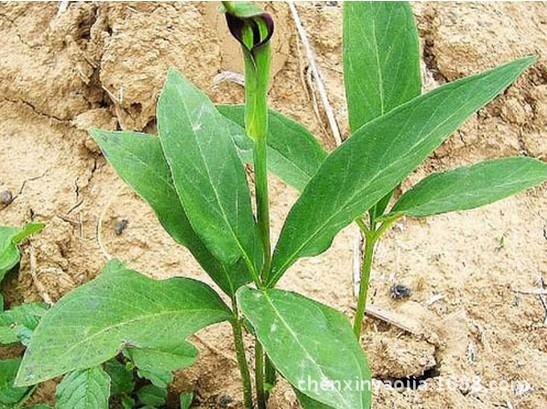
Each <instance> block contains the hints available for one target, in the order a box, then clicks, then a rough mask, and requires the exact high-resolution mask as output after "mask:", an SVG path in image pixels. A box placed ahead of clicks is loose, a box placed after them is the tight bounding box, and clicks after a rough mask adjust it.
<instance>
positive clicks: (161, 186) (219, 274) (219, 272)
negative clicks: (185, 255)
mask: <svg viewBox="0 0 547 409" xmlns="http://www.w3.org/2000/svg"><path fill="white" fill-rule="evenodd" d="M90 134H91V136H92V137H93V138H94V139H95V141H96V142H97V144H98V145H99V146H100V148H101V150H102V152H103V154H104V156H105V157H106V158H107V159H108V161H109V162H110V164H111V165H112V166H113V167H114V169H116V172H117V173H118V175H119V176H120V177H121V178H122V179H123V180H124V181H125V182H126V183H127V184H128V185H129V186H130V187H131V188H132V189H133V190H134V191H135V192H136V193H137V194H138V195H139V196H141V197H142V198H143V199H144V200H145V201H146V202H148V204H149V205H150V207H152V209H153V210H154V212H155V213H156V216H157V218H158V220H159V221H160V223H161V225H162V226H163V227H164V229H165V230H166V231H167V232H168V233H169V234H170V235H171V237H173V239H174V240H175V241H176V242H177V243H179V244H181V245H183V246H186V247H187V248H188V250H190V252H191V253H192V255H193V256H194V257H195V258H196V260H197V261H198V262H199V263H200V265H201V266H202V267H203V269H204V270H205V271H206V272H207V273H208V274H209V275H210V276H211V278H212V279H213V280H214V281H215V283H217V284H218V286H219V287H220V288H222V290H223V291H225V292H226V293H227V294H228V295H233V294H235V291H236V290H237V289H238V288H239V287H241V286H242V285H244V284H245V283H247V282H249V280H250V279H249V276H248V274H246V270H245V268H244V267H243V268H241V266H237V265H236V266H230V267H227V266H224V265H223V264H222V263H221V262H220V261H219V260H218V259H216V258H215V257H214V256H213V255H212V254H211V252H210V251H209V250H207V248H206V246H205V244H204V243H203V241H202V240H201V239H200V238H199V236H198V235H197V234H196V233H195V231H194V229H193V228H192V226H191V225H190V222H189V220H188V217H187V216H186V212H185V211H184V208H183V207H182V204H181V202H180V199H179V196H178V194H177V191H176V189H175V186H174V185H173V181H172V179H171V173H170V170H169V166H168V164H167V162H166V160H165V158H164V156H163V151H162V148H161V144H160V140H159V138H157V137H155V136H152V135H147V134H143V133H138V132H128V131H123V132H107V131H102V130H98V129H94V130H92V131H91V132H90ZM238 267H239V268H238Z"/></svg>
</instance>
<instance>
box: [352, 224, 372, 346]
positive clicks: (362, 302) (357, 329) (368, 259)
mask: <svg viewBox="0 0 547 409" xmlns="http://www.w3.org/2000/svg"><path fill="white" fill-rule="evenodd" d="M375 243H376V237H375V235H374V234H365V254H364V257H363V264H362V265H361V281H360V283H359V300H358V302H357V311H356V312H355V320H354V322H353V332H354V333H355V336H356V337H357V338H360V337H361V330H362V328H363V320H364V319H365V309H366V306H367V293H368V284H369V280H370V271H371V270H372V260H373V255H374V244H375Z"/></svg>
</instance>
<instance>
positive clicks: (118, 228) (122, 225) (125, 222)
mask: <svg viewBox="0 0 547 409" xmlns="http://www.w3.org/2000/svg"><path fill="white" fill-rule="evenodd" d="M128 224H129V220H127V219H122V220H120V221H119V222H118V223H116V227H114V231H115V232H116V234H117V235H118V236H119V235H120V234H122V233H123V231H124V230H125V229H126V228H127V225H128Z"/></svg>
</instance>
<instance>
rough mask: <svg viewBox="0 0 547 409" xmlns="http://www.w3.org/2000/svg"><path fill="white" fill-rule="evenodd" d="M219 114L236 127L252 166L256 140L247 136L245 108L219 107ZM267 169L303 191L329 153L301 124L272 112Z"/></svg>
mask: <svg viewBox="0 0 547 409" xmlns="http://www.w3.org/2000/svg"><path fill="white" fill-rule="evenodd" d="M217 109H218V110H219V112H220V113H221V114H222V115H223V116H224V117H226V118H227V119H229V120H230V121H233V123H235V124H237V125H235V124H234V125H231V126H230V134H231V136H232V139H233V140H234V143H235V145H236V147H237V149H238V152H239V155H240V157H241V159H242V160H243V161H244V162H245V163H250V164H252V163H253V146H254V141H253V140H252V139H251V138H249V137H248V136H247V135H246V134H245V106H244V105H217ZM269 120H270V123H269V126H268V138H267V140H266V142H267V144H268V147H267V149H268V150H267V153H268V170H269V171H270V172H272V173H273V174H275V175H276V176H278V177H279V178H280V179H281V180H283V181H284V182H285V183H287V184H288V185H291V186H293V187H294V188H296V189H298V190H303V189H304V187H305V186H306V184H307V183H308V182H309V180H310V179H311V177H312V176H313V175H314V174H315V172H316V171H317V169H319V166H321V163H322V162H323V160H325V158H326V157H327V152H326V151H325V150H324V149H323V148H322V147H321V145H320V144H319V142H318V141H317V139H315V137H314V136H313V135H312V134H311V133H310V132H309V131H308V130H307V129H306V128H305V127H304V126H302V125H301V124H299V123H298V122H295V121H293V120H291V119H289V118H287V117H285V116H283V115H282V114H280V113H279V112H276V111H274V110H269Z"/></svg>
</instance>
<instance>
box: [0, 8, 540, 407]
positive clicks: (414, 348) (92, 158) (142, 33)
mask: <svg viewBox="0 0 547 409" xmlns="http://www.w3.org/2000/svg"><path fill="white" fill-rule="evenodd" d="M336 3H337V2H327V3H320V2H307V3H301V4H299V5H298V8H299V11H300V13H301V17H302V20H303V23H304V25H305V26H306V29H307V30H308V32H309V33H310V36H311V40H312V44H313V46H314V47H315V50H316V53H317V55H318V63H319V66H320V69H321V71H322V74H323V76H324V78H325V81H326V86H327V89H328V92H329V96H330V99H331V102H332V104H333V107H334V110H335V113H336V116H337V119H338V122H339V124H340V126H341V128H342V131H343V132H344V133H346V132H347V125H346V123H347V117H346V110H345V108H344V92H343V82H342V64H341V12H340V6H339V5H338V4H336ZM269 7H270V8H271V9H272V11H273V12H274V14H275V16H276V19H277V27H278V30H277V34H276V36H277V40H276V43H275V49H276V56H275V67H276V72H277V73H276V75H275V83H274V85H273V86H272V89H271V93H270V101H271V103H272V105H273V106H274V107H275V108H277V109H279V110H280V111H282V112H283V113H285V114H287V115H289V116H291V117H292V118H295V119H297V120H299V121H302V122H303V123H305V124H306V125H307V126H308V127H309V128H310V129H311V130H312V131H313V132H314V133H315V134H316V135H317V137H318V138H319V139H320V140H321V142H322V143H323V144H324V146H325V147H327V148H329V149H331V148H333V146H334V142H333V139H332V137H331V136H330V133H329V132H328V131H327V129H328V126H327V123H326V121H325V118H324V117H323V116H320V117H318V116H317V115H316V114H315V113H314V109H313V96H314V88H313V87H310V85H309V82H308V81H307V74H306V73H307V71H308V63H307V61H306V59H305V57H304V55H305V54H304V52H303V51H302V49H301V45H300V44H299V42H298V37H297V35H296V31H295V28H294V24H293V23H292V20H291V16H290V13H289V11H288V8H287V6H286V5H285V4H279V3H278V4H275V5H273V6H269ZM414 9H415V12H416V15H417V17H418V21H419V28H420V35H421V39H422V44H423V47H424V48H423V56H424V65H423V67H424V77H425V78H426V84H427V88H428V89H430V88H432V87H435V86H436V85H437V84H438V83H442V82H445V81H447V80H454V79H456V78H460V77H461V76H464V75H468V74H472V73H476V72H479V71H481V70H484V69H486V68H489V67H492V66H494V65H496V64H498V63H502V62H506V61H508V60H510V59H513V58H516V57H521V56H524V55H527V54H539V55H540V61H539V62H538V63H537V64H536V65H535V66H534V67H533V68H532V69H530V70H529V71H528V72H527V73H526V74H525V75H523V77H522V78H521V79H519V80H518V82H517V84H516V85H515V86H513V87H511V88H510V89H509V90H508V91H507V92H506V93H505V94H504V95H503V96H502V97H501V98H498V99H497V100H496V101H495V102H493V103H492V104H490V105H489V106H488V107H486V108H485V109H483V110H481V111H480V112H479V113H478V114H477V115H474V116H473V118H471V119H470V120H469V121H468V122H467V123H466V124H465V125H464V126H463V127H462V128H461V129H460V130H459V131H458V132H457V133H456V134H455V135H453V136H452V137H451V138H450V139H449V141H448V142H447V143H446V144H445V145H444V146H443V147H442V148H441V149H439V150H438V151H437V152H436V153H435V154H434V155H433V156H432V157H431V158H430V159H429V160H428V161H427V163H426V164H425V165H424V166H422V167H421V168H420V169H419V170H418V171H417V172H415V174H413V175H412V176H411V178H410V181H408V182H407V183H405V184H404V186H403V189H406V188H408V186H410V185H411V183H410V182H412V183H413V182H416V181H417V180H419V179H420V178H422V177H423V176H424V175H425V174H427V173H428V172H431V171H433V170H439V169H446V168H451V167H454V166H456V165H461V164H464V163H473V162H476V161H479V160H481V159H487V158H493V157H499V156H507V155H514V154H518V153H519V152H523V151H524V152H525V153H527V154H528V155H530V156H535V157H538V158H543V159H546V158H547V138H546V136H547V135H546V131H545V129H546V122H547V111H546V110H547V104H546V103H545V102H546V99H547V58H546V55H545V50H547V36H546V35H545V32H546V29H547V26H546V22H547V9H546V8H545V4H544V3H496V4H473V3H461V4H458V3H430V4H427V3H416V4H414ZM215 13H216V4H202V3H131V4H129V3H126V4H124V3H79V4H74V3H71V4H70V5H69V7H68V10H67V11H66V12H64V13H58V5H57V4H56V3H49V4H43V3H42V4H39V3H25V4H23V3H19V4H17V3H12V4H5V3H4V4H2V5H0V38H2V47H1V48H0V190H5V189H8V190H10V191H11V192H12V193H13V194H14V195H15V196H16V198H15V200H14V201H13V202H12V203H11V204H9V205H7V206H4V207H0V223H1V224H2V225H20V224H22V223H24V222H26V221H28V220H30V219H31V218H35V219H37V220H41V221H43V222H45V223H46V224H47V229H46V230H45V231H44V232H43V233H42V234H40V235H38V236H36V237H35V238H33V240H32V246H33V247H34V249H35V253H36V256H37V265H36V271H34V273H35V274H36V280H33V279H32V278H31V276H32V275H31V273H33V272H32V271H31V268H30V265H29V263H28V261H27V260H28V257H25V258H24V261H23V263H22V266H21V270H20V273H19V276H17V277H12V278H11V279H10V280H8V282H7V283H6V285H5V286H4V287H5V290H6V291H7V293H8V295H9V299H10V300H11V301H12V302H18V301H21V300H22V299H24V300H37V299H40V297H46V298H47V297H51V298H52V299H54V300H56V299H58V298H59V297H60V296H61V295H62V294H64V293H66V292H67V291H69V290H71V289H72V288H74V287H76V286H78V285H80V284H82V283H84V282H86V281H87V280H89V279H90V278H92V277H94V276H95V275H96V274H97V273H98V271H99V269H100V268H101V265H102V264H103V263H104V261H105V258H104V254H103V253H104V251H101V248H100V246H99V242H98V235H97V224H98V220H99V219H100V218H101V215H102V220H103V226H102V230H101V231H102V242H103V244H104V250H105V251H106V252H107V253H109V254H110V255H112V256H115V257H119V258H121V259H123V260H125V261H126V262H127V263H129V265H131V266H132V267H134V268H136V269H138V270H140V271H142V272H144V273H146V274H150V275H152V276H154V277H167V276H170V275H185V276H193V277H199V278H201V279H203V280H205V281H209V280H208V279H207V277H206V276H205V275H204V273H202V272H201V271H200V270H199V268H198V266H197V265H196V263H195V262H193V261H192V260H191V258H190V257H189V256H188V254H187V252H186V251H185V250H184V249H182V248H180V247H177V246H176V245H174V244H173V242H172V241H171V239H170V238H169V236H168V235H167V234H166V233H165V232H163V230H162V229H161V227H160V226H159V224H158V223H157V221H156V220H155V218H154V216H153V214H152V212H151V211H150V209H149V208H148V207H147V206H146V205H145V204H144V203H142V202H141V201H140V200H139V199H138V198H137V197H136V195H134V194H133V193H132V192H131V191H130V190H129V189H128V188H126V187H125V186H124V184H123V183H122V182H121V180H120V179H119V178H118V177H117V176H116V175H115V173H114V172H113V170H112V168H111V167H110V166H108V165H107V164H106V162H105V160H104V158H103V157H102V156H101V155H100V154H99V151H98V148H97V146H96V145H95V144H94V143H93V142H92V141H91V139H90V138H89V137H88V136H87V134H86V132H85V130H86V129H88V128H90V127H103V128H116V127H118V126H119V127H121V128H124V129H139V130H140V129H145V130H147V131H154V128H155V124H154V115H155V103H156V99H157V96H158V92H159V90H160V87H161V85H162V82H163V80H164V75H165V73H166V71H167V68H168V67H170V66H175V67H177V68H178V69H180V70H181V71H182V72H183V73H184V74H185V75H186V76H187V77H189V78H190V79H191V80H192V81H194V82H195V83H196V84H197V85H198V86H199V87H201V88H202V89H204V90H205V91H206V92H207V93H208V94H209V95H210V97H211V98H212V99H213V100H214V101H216V102H241V101H242V97H243V93H242V89H241V87H240V86H239V85H237V84H235V83H233V82H229V81H227V82H221V83H219V84H216V85H215V84H214V83H213V79H214V77H215V76H216V75H217V74H218V73H219V71H221V70H232V71H238V70H240V66H239V64H237V63H235V62H234V61H237V58H238V56H237V48H234V47H233V45H229V46H228V44H229V43H230V41H231V40H229V39H228V37H227V32H226V30H225V28H224V25H223V24H222V21H220V22H219V18H218V16H217V15H216V14H215ZM271 189H272V192H273V197H272V202H273V215H274V221H273V223H274V231H275V232H278V231H279V229H280V227H281V224H282V221H283V219H284V216H285V215H286V213H287V211H288V209H289V207H290V205H291V204H292V203H293V202H294V201H295V199H296V197H297V196H296V193H295V191H293V190H292V189H290V188H288V187H287V186H285V185H284V184H282V183H281V182H278V181H274V182H272V186H271ZM546 198H547V189H545V187H543V188H537V189H535V190H532V191H529V192H527V193H523V194H519V195H517V196H515V197H513V198H510V199H507V200H504V201H502V202H499V203H496V204H494V205H491V206H488V207H486V208H483V209H479V210H474V211H470V212H466V213H461V214H460V213H457V214H448V215H443V216H438V217H434V218H431V219H428V220H411V219H406V220H403V221H401V222H400V223H398V224H397V225H396V226H395V228H394V229H393V231H391V232H390V233H389V234H388V235H387V237H386V239H385V240H384V241H383V242H382V243H381V244H380V246H379V247H378V250H377V262H376V265H375V267H374V271H373V280H372V288H371V291H370V298H369V302H370V303H372V304H374V305H376V306H380V307H382V308H383V309H385V310H388V311H391V312H392V313H394V314H397V317H398V319H400V320H401V322H403V323H406V324H409V323H413V324H416V325H417V327H418V330H417V331H416V333H415V334H410V333H407V332H404V331H402V330H400V329H398V328H396V327H394V326H391V325H388V324H386V323H384V322H381V321H378V320H372V319H368V320H367V322H366V325H367V328H368V332H367V334H366V336H365V337H364V339H363V346H364V348H365V349H366V351H367V354H368V356H369V359H370V363H371V366H372V368H373V372H374V376H375V377H376V378H378V379H393V378H403V377H406V376H416V377H421V376H424V374H425V376H426V377H428V376H430V377H431V378H430V379H428V380H427V384H428V385H429V386H431V388H429V389H428V390H425V391H424V390H413V389H409V388H405V389H402V390H394V389H390V388H388V387H383V388H380V390H379V391H378V392H377V393H376V395H375V398H374V399H375V407H376V408H379V409H380V408H381V409H387V408H400V409H403V408H480V409H483V408H494V407H496V408H519V409H532V408H535V409H540V408H543V407H545V402H546V401H547V387H546V385H545V380H546V379H547V341H546V340H547V331H546V328H547V327H546V325H545V323H544V315H545V310H544V308H543V307H542V304H541V303H540V301H539V299H538V297H537V296H536V295H530V294H524V293H521V292H519V291H521V290H530V289H537V288H539V287H538V286H539V283H540V277H542V276H545V275H546V274H547V263H546V257H545V250H546V239H547V233H546V230H547V201H546ZM0 206H2V205H0ZM121 219H127V220H128V221H129V225H128V227H127V229H126V230H125V231H124V232H123V234H121V235H119V236H118V235H116V234H115V233H114V229H115V226H116V224H117V223H118V221H119V220H121ZM355 236H356V230H355V229H354V228H353V227H349V228H347V229H346V230H345V231H343V232H342V233H341V234H340V235H339V236H338V238H337V239H336V241H335V243H334V246H333V247H332V248H331V249H330V250H329V251H328V252H326V253H324V254H323V255H321V256H320V257H316V258H313V259H306V260H302V261H300V262H299V263H298V264H297V265H296V266H294V268H293V269H292V270H291V271H290V272H289V273H288V274H287V275H286V277H285V278H284V279H283V280H282V282H281V283H280V285H281V286H282V287H283V288H286V289H292V290H297V291H300V292H303V293H304V294H306V295H308V296H310V297H313V298H315V299H318V300H321V301H324V302H326V303H328V304H330V305H332V306H334V307H337V308H339V309H340V310H342V311H344V312H346V313H348V314H349V315H352V314H353V310H352V306H353V305H354V303H355V299H354V296H353V284H352V251H353V250H352V249H353V247H354V240H355ZM26 251H27V252H28V251H29V247H28V246H27V247H26ZM394 283H404V284H406V285H408V286H409V287H410V288H411V289H412V295H411V296H410V298H409V299H405V300H394V299H392V298H391V297H390V291H389V290H390V287H391V286H392V285H393V284H394ZM435 296H438V297H437V298H439V299H438V300H437V301H436V302H434V303H431V300H432V297H435ZM195 341H196V344H197V345H198V346H199V347H200V349H201V351H202V354H201V356H200V359H199V361H198V363H197V364H196V365H195V366H194V367H192V368H190V369H188V370H185V371H181V373H180V374H179V375H178V376H177V381H176V382H175V384H174V385H173V391H177V390H178V391H180V390H183V389H184V390H188V389H192V390H195V391H196V393H197V394H198V396H199V397H200V399H201V401H202V402H203V403H202V405H201V407H221V406H220V403H219V402H220V401H221V400H223V401H226V399H225V398H226V397H231V398H232V399H233V402H232V403H230V404H227V406H223V407H234V408H239V407H241V405H240V403H239V402H240V399H241V394H240V387H239V383H238V371H237V368H236V366H235V364H234V360H233V358H232V357H233V351H232V342H231V339H230V332H229V328H228V327H227V326H223V325H221V326H218V327H214V328H210V329H207V330H205V331H203V332H201V333H200V334H199V339H196V340H195ZM461 376H468V377H481V379H482V381H483V382H488V381H491V380H495V381H500V380H505V381H515V380H520V381H527V382H528V383H529V384H530V385H531V389H529V390H523V389H517V390H515V389H509V390H499V389H495V388H494V389H486V390H482V391H474V390H468V389H467V388H465V387H460V388H451V389H450V390H445V391H442V392H439V391H435V390H433V385H441V386H442V385H445V382H446V381H447V380H449V379H451V377H461ZM53 387H54V384H53V383H52V382H50V383H48V384H46V386H43V387H41V389H39V392H38V395H37V400H40V399H42V400H45V401H49V402H51V401H52V399H53V394H52V390H53ZM271 407H272V408H280V409H284V408H292V407H297V404H296V403H295V398H294V396H293V394H292V392H291V391H290V388H288V387H287V385H284V384H281V386H280V387H279V388H278V389H277V390H276V392H275V393H274V396H273V398H272V403H271Z"/></svg>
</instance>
